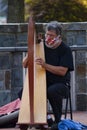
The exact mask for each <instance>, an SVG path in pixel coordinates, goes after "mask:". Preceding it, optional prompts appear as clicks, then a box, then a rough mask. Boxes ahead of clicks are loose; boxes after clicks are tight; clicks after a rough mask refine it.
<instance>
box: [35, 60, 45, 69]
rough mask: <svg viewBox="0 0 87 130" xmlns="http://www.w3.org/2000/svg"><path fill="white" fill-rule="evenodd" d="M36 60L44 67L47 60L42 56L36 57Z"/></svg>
mask: <svg viewBox="0 0 87 130" xmlns="http://www.w3.org/2000/svg"><path fill="white" fill-rule="evenodd" d="M35 62H36V64H37V65H41V66H42V67H43V68H44V67H45V61H44V60H43V59H42V58H36V59H35Z"/></svg>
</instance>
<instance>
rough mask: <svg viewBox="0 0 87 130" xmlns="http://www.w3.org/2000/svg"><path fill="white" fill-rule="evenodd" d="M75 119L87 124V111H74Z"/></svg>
mask: <svg viewBox="0 0 87 130" xmlns="http://www.w3.org/2000/svg"><path fill="white" fill-rule="evenodd" d="M67 118H69V114H68V115H67ZM73 120H74V121H78V122H80V123H83V124H85V125H87V111H81V112H80V111H79V112H78V111H77V112H73ZM0 130H20V129H19V128H8V129H0ZM28 130H35V129H34V128H32V129H28Z"/></svg>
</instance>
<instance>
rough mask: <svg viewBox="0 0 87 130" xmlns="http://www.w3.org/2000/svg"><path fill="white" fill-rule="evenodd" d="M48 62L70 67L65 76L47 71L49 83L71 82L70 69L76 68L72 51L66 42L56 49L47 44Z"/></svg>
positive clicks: (46, 58) (46, 57) (46, 55)
mask: <svg viewBox="0 0 87 130" xmlns="http://www.w3.org/2000/svg"><path fill="white" fill-rule="evenodd" d="M45 60H46V63H48V64H50V65H54V66H63V67H68V71H67V73H66V75H65V76H60V75H56V74H53V73H51V72H49V71H46V78H47V84H48V85H51V84H55V83H68V82H70V71H73V70H74V66H73V56H72V51H71V48H70V47H69V46H67V45H66V44H65V43H63V42H62V43H61V44H60V45H59V46H58V47H57V48H56V49H51V48H48V47H46V45H45Z"/></svg>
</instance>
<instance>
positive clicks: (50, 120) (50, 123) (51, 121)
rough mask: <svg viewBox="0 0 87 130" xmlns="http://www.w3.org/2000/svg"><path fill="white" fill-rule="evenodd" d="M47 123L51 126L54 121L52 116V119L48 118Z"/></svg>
mask: <svg viewBox="0 0 87 130" xmlns="http://www.w3.org/2000/svg"><path fill="white" fill-rule="evenodd" d="M47 123H48V126H49V127H51V126H52V125H53V123H54V121H53V119H52V118H50V119H47Z"/></svg>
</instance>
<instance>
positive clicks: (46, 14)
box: [25, 0, 87, 22]
mask: <svg viewBox="0 0 87 130" xmlns="http://www.w3.org/2000/svg"><path fill="white" fill-rule="evenodd" d="M83 2H84V4H83V3H82V0H25V3H27V5H28V7H29V8H28V14H30V13H31V12H33V14H34V16H35V19H36V21H37V22H49V21H51V20H57V21H59V22H77V21H78V22H81V21H87V17H86V16H87V0H83ZM26 15H27V14H26Z"/></svg>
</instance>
